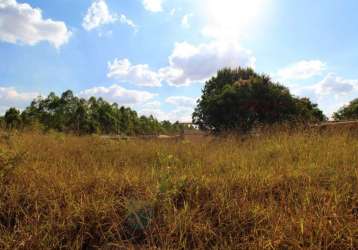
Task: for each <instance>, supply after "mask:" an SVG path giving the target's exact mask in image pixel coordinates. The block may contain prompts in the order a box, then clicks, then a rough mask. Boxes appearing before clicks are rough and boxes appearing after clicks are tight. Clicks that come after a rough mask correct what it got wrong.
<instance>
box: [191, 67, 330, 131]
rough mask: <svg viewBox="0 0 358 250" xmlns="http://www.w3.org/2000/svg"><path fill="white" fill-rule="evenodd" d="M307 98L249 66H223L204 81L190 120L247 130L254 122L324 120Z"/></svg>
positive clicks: (205, 126)
mask: <svg viewBox="0 0 358 250" xmlns="http://www.w3.org/2000/svg"><path fill="white" fill-rule="evenodd" d="M325 119H326V118H325V116H324V115H323V113H322V111H321V110H319V109H318V108H317V105H316V104H312V103H311V102H310V100H309V99H307V98H302V99H299V98H296V97H294V96H292V95H291V94H290V92H289V90H288V89H287V88H286V87H284V86H282V85H280V84H276V83H273V82H272V81H271V79H270V78H269V77H268V76H266V75H259V74H257V73H255V72H254V71H253V70H252V69H250V68H247V69H243V68H238V69H223V70H220V71H219V72H218V74H217V76H216V77H213V78H211V79H210V80H209V81H207V82H206V84H205V87H204V89H203V94H202V97H201V99H200V100H199V102H198V106H197V107H196V109H195V112H194V114H193V121H194V123H196V124H198V125H199V126H200V127H201V128H203V129H209V130H214V131H225V130H239V131H244V132H246V131H249V130H250V129H252V128H253V127H254V126H256V125H266V124H274V123H283V122H293V121H294V122H298V121H304V122H311V121H322V120H325Z"/></svg>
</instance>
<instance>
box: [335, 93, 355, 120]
mask: <svg viewBox="0 0 358 250" xmlns="http://www.w3.org/2000/svg"><path fill="white" fill-rule="evenodd" d="M333 118H334V119H335V120H336V121H342V120H358V98H356V99H354V100H353V101H351V102H350V103H349V104H348V105H346V106H344V107H342V108H340V109H339V110H338V111H337V112H336V113H334V114H333Z"/></svg>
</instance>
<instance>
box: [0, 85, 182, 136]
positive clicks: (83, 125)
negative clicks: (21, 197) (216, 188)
mask: <svg viewBox="0 0 358 250" xmlns="http://www.w3.org/2000/svg"><path fill="white" fill-rule="evenodd" d="M4 122H5V126H6V127H7V128H17V129H23V128H33V127H41V128H43V129H44V130H45V131H49V130H51V129H52V130H56V131H60V132H72V133H76V134H93V133H102V134H124V135H141V134H159V133H166V134H172V133H178V132H180V131H181V130H182V129H183V125H180V124H179V123H178V122H177V123H174V124H172V123H170V122H169V121H163V122H159V121H158V120H156V119H155V118H154V117H153V116H149V117H145V116H140V117H138V115H137V113H136V112H135V111H133V110H131V109H130V108H125V107H119V106H118V105H117V104H116V103H113V104H110V103H108V102H106V101H105V100H103V99H102V98H98V99H97V98H95V97H91V98H90V99H89V100H85V99H83V98H78V97H76V96H74V95H73V93H72V91H70V90H68V91H66V92H64V93H63V94H62V95H61V97H58V96H56V95H55V94H54V93H50V94H49V95H48V97H47V98H42V97H39V98H37V99H35V100H33V101H32V103H31V105H30V106H29V107H27V108H26V109H25V110H24V111H23V112H22V113H21V114H20V111H18V110H16V109H15V108H10V109H9V110H8V111H7V112H6V114H5V117H4Z"/></svg>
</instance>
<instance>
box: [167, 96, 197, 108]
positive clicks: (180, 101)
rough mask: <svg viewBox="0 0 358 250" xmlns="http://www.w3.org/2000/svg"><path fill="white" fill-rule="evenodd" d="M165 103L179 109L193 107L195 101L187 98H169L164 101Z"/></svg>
mask: <svg viewBox="0 0 358 250" xmlns="http://www.w3.org/2000/svg"><path fill="white" fill-rule="evenodd" d="M165 102H166V103H169V104H172V105H174V106H180V107H194V106H195V104H196V99H195V98H192V97H188V96H170V97H168V98H167V99H165Z"/></svg>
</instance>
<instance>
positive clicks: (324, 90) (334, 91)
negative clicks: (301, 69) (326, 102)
mask: <svg viewBox="0 0 358 250" xmlns="http://www.w3.org/2000/svg"><path fill="white" fill-rule="evenodd" d="M314 89H315V91H316V93H317V94H318V95H344V94H349V93H351V92H352V91H354V90H358V80H347V79H344V78H342V77H339V76H337V75H335V74H333V73H330V74H328V75H327V76H326V77H325V78H324V79H323V80H322V81H320V82H319V83H317V84H316V85H315V86H314Z"/></svg>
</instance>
